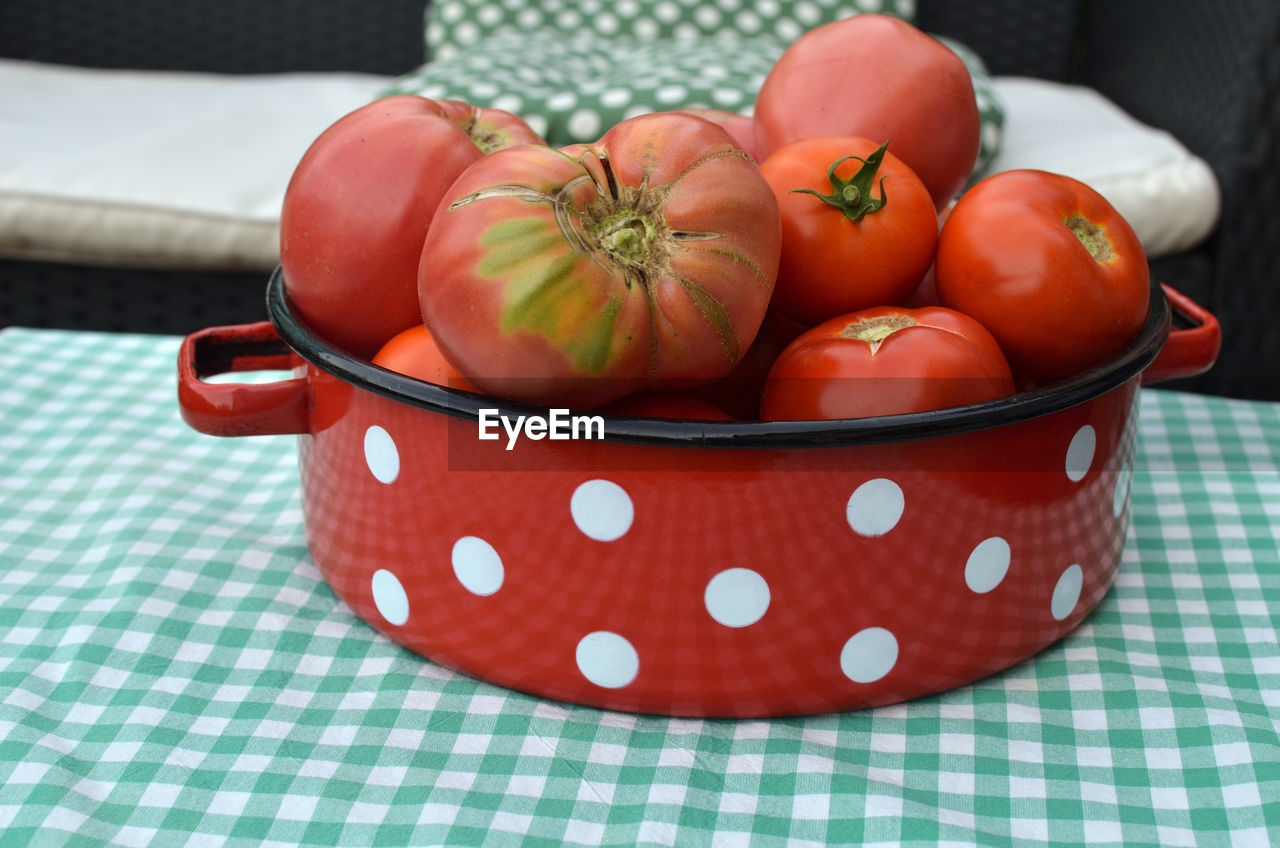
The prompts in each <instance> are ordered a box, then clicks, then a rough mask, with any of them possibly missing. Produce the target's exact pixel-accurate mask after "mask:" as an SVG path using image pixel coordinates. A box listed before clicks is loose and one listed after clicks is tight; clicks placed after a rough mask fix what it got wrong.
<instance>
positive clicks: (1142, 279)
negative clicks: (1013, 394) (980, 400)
mask: <svg viewBox="0 0 1280 848" xmlns="http://www.w3.org/2000/svg"><path fill="white" fill-rule="evenodd" d="M935 277H936V279H935V285H936V287H937V293H938V300H939V302H940V303H941V304H942V305H943V306H948V307H951V308H952V309H958V310H959V311H961V312H964V313H966V314H968V315H971V316H973V317H974V318H976V319H978V321H980V322H981V323H982V324H983V326H985V327H986V328H987V329H988V330H990V331H991V334H992V335H994V336H995V337H996V340H997V341H998V342H999V343H1000V347H1001V348H1002V349H1003V350H1004V353H1005V356H1007V357H1008V359H1009V364H1010V365H1011V366H1012V367H1013V372H1014V374H1015V375H1016V376H1017V377H1018V379H1019V380H1020V381H1026V382H1027V383H1030V384H1036V383H1042V382H1046V381H1052V380H1055V379H1059V378H1062V377H1066V376H1069V375H1071V374H1075V373H1078V372H1080V371H1083V370H1085V369H1088V368H1091V367H1093V366H1095V365H1101V364H1102V363H1104V362H1106V361H1107V360H1109V359H1110V358H1112V357H1114V356H1115V355H1116V354H1118V353H1120V351H1122V350H1123V349H1124V348H1125V347H1126V346H1127V345H1128V344H1129V342H1130V341H1132V339H1133V338H1134V337H1135V336H1136V335H1137V334H1138V332H1139V331H1140V330H1141V329H1142V325H1143V323H1144V322H1145V321H1146V318H1147V308H1148V306H1149V300H1150V282H1149V279H1150V278H1149V275H1148V269H1147V259H1146V255H1145V254H1144V252H1143V249H1142V244H1141V243H1140V242H1139V241H1138V237H1137V236H1136V235H1135V234H1134V232H1133V229H1132V228H1131V227H1130V226H1129V224H1128V223H1127V222H1126V221H1125V220H1124V218H1123V217H1122V216H1121V215H1120V213H1119V212H1117V211H1116V210H1115V208H1114V207H1112V206H1111V204H1110V203H1108V202H1107V201H1106V199H1104V198H1103V197H1102V195H1100V194H1098V193H1097V192H1096V191H1094V190H1093V189H1091V188H1089V187H1088V186H1087V185H1085V184H1084V183H1082V182H1080V181H1078V180H1075V179H1072V178H1071V177H1066V176H1063V175H1060V174H1051V173H1047V172H1044V171H1031V170H1015V171H1005V172H1002V173H999V174H995V175H993V176H990V177H987V178H986V179H984V180H982V181H981V182H979V183H978V184H977V185H975V186H974V187H973V188H971V189H970V190H969V191H967V192H965V194H964V195H963V196H962V197H961V198H960V200H959V201H958V202H957V203H956V206H955V208H954V209H953V210H951V214H950V215H949V216H948V218H947V222H946V224H944V225H943V227H942V233H941V235H940V236H939V239H938V256H937V261H936V268H935Z"/></svg>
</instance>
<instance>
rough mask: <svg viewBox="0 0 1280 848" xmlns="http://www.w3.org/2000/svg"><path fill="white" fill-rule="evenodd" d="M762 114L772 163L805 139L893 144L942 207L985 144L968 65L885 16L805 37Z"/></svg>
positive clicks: (776, 74)
mask: <svg viewBox="0 0 1280 848" xmlns="http://www.w3.org/2000/svg"><path fill="white" fill-rule="evenodd" d="M754 116H755V131H756V144H757V146H758V148H759V153H760V155H762V156H765V157H766V158H767V157H768V156H769V155H770V154H772V153H773V151H775V150H777V149H778V148H779V147H781V146H782V145H784V144H786V143H787V142H789V141H795V140H796V139H798V138H805V137H806V136H814V135H859V136H865V137H866V138H874V139H889V140H890V141H891V142H892V143H893V149H894V153H895V154H896V155H897V156H898V158H899V159H901V160H902V161H903V162H906V163H907V166H908V167H910V168H911V170H913V171H915V172H916V174H917V175H918V176H919V177H920V180H921V181H922V182H923V183H924V184H925V185H926V186H928V188H929V194H930V195H931V196H932V197H933V202H934V205H935V206H936V207H937V208H939V209H941V208H942V207H943V206H945V205H946V204H947V203H948V202H949V201H950V200H951V199H952V198H954V197H955V196H956V194H957V193H959V191H960V189H961V188H962V187H963V186H964V184H965V181H966V180H968V178H969V174H970V172H971V171H972V170H973V165H974V163H975V162H976V161H977V158H978V149H979V143H980V140H981V139H980V132H981V130H980V123H979V118H978V102H977V98H976V97H975V96H974V92H973V80H972V78H971V77H970V76H969V72H968V70H967V69H966V68H965V66H964V62H962V61H961V60H960V57H959V56H957V55H956V54H955V53H954V52H953V51H952V50H951V49H950V48H948V47H947V46H946V45H944V44H943V43H942V42H940V41H938V40H937V39H936V38H933V37H932V36H929V35H926V34H925V33H923V32H921V31H920V30H919V29H917V28H916V27H914V26H912V25H911V24H909V23H907V22H906V21H903V20H900V19H898V18H894V17H889V16H885V15H873V14H862V15H854V16H853V17H850V18H845V19H843V20H839V21H834V22H832V23H829V24H824V25H822V26H819V27H815V28H814V29H811V30H809V31H808V32H807V33H805V34H804V35H802V36H800V38H798V39H797V40H796V41H794V42H793V43H792V44H791V46H790V47H788V48H787V49H786V51H784V52H783V54H782V56H781V57H780V58H779V59H778V61H777V63H776V64H775V65H774V66H773V68H772V70H770V71H769V74H768V76H766V77H765V80H764V84H763V85H762V86H761V88H760V94H759V96H758V97H757V98H756V105H755V113H754Z"/></svg>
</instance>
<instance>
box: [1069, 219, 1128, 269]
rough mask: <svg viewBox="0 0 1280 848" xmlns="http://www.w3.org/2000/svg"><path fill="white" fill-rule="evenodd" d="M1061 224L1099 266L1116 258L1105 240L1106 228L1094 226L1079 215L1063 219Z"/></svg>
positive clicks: (1109, 243) (1109, 244)
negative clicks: (1072, 234)
mask: <svg viewBox="0 0 1280 848" xmlns="http://www.w3.org/2000/svg"><path fill="white" fill-rule="evenodd" d="M1062 223H1063V224H1065V225H1066V227H1067V229H1069V230H1071V232H1072V233H1074V234H1075V237H1076V238H1078V239H1080V243H1081V244H1083V245H1084V247H1085V250H1087V251H1089V255H1090V256H1092V257H1093V259H1094V261H1095V262H1098V263H1099V264H1101V263H1105V262H1110V261H1111V260H1113V259H1115V258H1116V251H1115V248H1113V247H1112V246H1111V240H1110V239H1109V238H1107V228H1106V227H1104V226H1102V225H1100V224H1095V223H1094V222H1093V221H1090V220H1089V219H1088V218H1086V217H1084V216H1083V215H1081V214H1079V213H1076V214H1075V215H1072V216H1071V217H1070V218H1063V219H1062Z"/></svg>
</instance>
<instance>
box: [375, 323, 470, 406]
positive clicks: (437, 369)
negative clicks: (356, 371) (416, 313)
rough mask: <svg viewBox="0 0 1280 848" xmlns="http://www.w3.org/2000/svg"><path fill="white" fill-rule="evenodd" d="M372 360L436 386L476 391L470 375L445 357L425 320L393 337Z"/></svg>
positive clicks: (390, 369) (376, 363)
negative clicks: (469, 378) (462, 373)
mask: <svg viewBox="0 0 1280 848" xmlns="http://www.w3.org/2000/svg"><path fill="white" fill-rule="evenodd" d="M373 364H374V365H381V366H382V367H383V368H386V369H387V370H389V371H395V372H397V373H399V374H404V375H406V376H409V377H413V378H414V379H416V380H423V381H424V382H427V383H435V384H436V385H437V386H448V387H449V388H451V389H462V390H463V391H468V392H474V391H475V388H473V387H472V385H471V384H470V383H468V382H467V379H466V378H465V377H463V376H462V375H461V374H459V373H458V371H457V369H456V368H454V367H453V366H452V365H450V364H449V360H447V359H445V358H444V354H443V353H441V352H440V348H439V347H438V346H437V345H436V342H435V339H433V338H431V331H430V330H428V329H427V328H426V327H425V326H424V325H422V324H418V325H417V326H415V327H410V328H409V329H407V330H403V331H401V332H400V333H397V334H396V335H395V336H394V337H392V339H391V341H389V342H387V343H386V344H385V345H383V346H382V349H381V350H379V351H378V353H377V354H376V355H375V356H374V357H373Z"/></svg>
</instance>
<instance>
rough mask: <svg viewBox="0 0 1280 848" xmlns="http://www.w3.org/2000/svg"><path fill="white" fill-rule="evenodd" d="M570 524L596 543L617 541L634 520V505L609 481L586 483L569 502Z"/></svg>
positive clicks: (589, 481) (600, 480)
mask: <svg viewBox="0 0 1280 848" xmlns="http://www.w3.org/2000/svg"><path fill="white" fill-rule="evenodd" d="M569 512H570V514H571V515H572V516H573V523H574V524H576V525H577V526H578V529H579V530H581V531H582V533H583V535H585V536H587V537H588V538H590V539H595V540H596V541H597V542H613V541H616V540H617V539H621V538H622V537H623V536H624V535H626V533H627V531H628V530H630V529H631V522H632V521H634V520H635V506H634V504H632V502H631V496H630V495H628V494H627V490H626V489H624V488H622V487H621V486H619V485H618V484H617V483H614V482H613V481H612V480H602V479H595V480H588V481H586V482H585V483H583V484H581V485H580V486H578V488H576V489H574V491H573V496H572V497H571V498H570V499H569Z"/></svg>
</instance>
